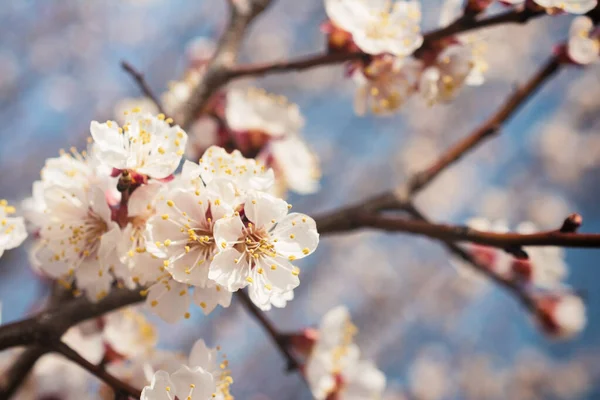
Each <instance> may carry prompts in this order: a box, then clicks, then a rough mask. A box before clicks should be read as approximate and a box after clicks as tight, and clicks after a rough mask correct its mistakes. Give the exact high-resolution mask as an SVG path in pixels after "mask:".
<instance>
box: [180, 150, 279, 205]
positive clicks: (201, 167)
mask: <svg viewBox="0 0 600 400" xmlns="http://www.w3.org/2000/svg"><path fill="white" fill-rule="evenodd" d="M187 174H188V175H190V176H196V177H197V178H196V180H197V181H199V182H203V184H205V185H208V186H210V183H211V182H212V181H213V180H217V181H221V182H222V183H227V182H231V183H232V184H233V185H234V187H235V188H236V195H237V196H236V197H238V200H237V201H240V202H244V197H243V196H244V194H245V193H246V192H248V191H251V190H257V191H267V190H269V189H270V188H271V186H273V182H274V180H275V176H274V173H273V170H272V169H270V168H266V167H265V166H264V165H261V164H259V163H258V162H256V160H254V159H248V158H245V157H244V156H243V155H242V153H240V152H239V151H237V150H234V151H233V152H232V153H227V152H226V151H225V150H224V149H223V148H221V147H218V146H211V147H209V148H208V149H207V150H206V152H204V154H203V155H202V157H201V158H200V160H199V161H198V165H196V166H194V165H193V163H191V164H190V163H188V172H187Z"/></svg>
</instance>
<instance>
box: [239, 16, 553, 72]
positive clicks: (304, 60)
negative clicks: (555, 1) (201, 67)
mask: <svg viewBox="0 0 600 400" xmlns="http://www.w3.org/2000/svg"><path fill="white" fill-rule="evenodd" d="M544 14H545V12H538V11H531V10H529V9H521V8H515V9H512V10H510V11H507V12H504V13H501V14H499V15H495V16H492V17H487V18H482V19H479V20H477V19H474V18H458V19H457V20H456V21H454V22H453V23H452V24H450V25H448V26H446V27H444V28H440V29H436V30H433V31H430V32H427V33H425V34H424V35H423V39H424V41H423V46H421V48H425V47H427V46H429V44H431V43H433V42H435V41H437V40H440V39H443V38H445V37H449V36H452V35H455V34H459V33H463V32H467V31H471V30H475V29H480V28H485V27H489V26H493V25H499V24H506V23H525V22H527V21H528V20H529V19H531V18H535V17H538V16H541V15H544ZM365 57H368V55H366V54H365V53H363V52H353V53H336V54H327V53H318V54H313V55H308V56H303V57H299V58H298V59H294V60H288V61H276V62H272V63H263V64H250V65H239V66H236V67H233V68H231V69H230V71H229V72H228V73H227V79H228V80H232V79H237V78H241V77H250V76H261V75H265V74H272V73H281V72H290V71H301V70H304V69H309V68H314V67H321V66H326V65H332V64H339V63H343V62H347V61H355V60H360V59H363V58H365Z"/></svg>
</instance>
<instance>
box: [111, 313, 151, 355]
mask: <svg viewBox="0 0 600 400" xmlns="http://www.w3.org/2000/svg"><path fill="white" fill-rule="evenodd" d="M102 333H103V338H104V341H105V342H106V343H107V344H108V345H110V347H111V348H112V349H113V350H115V351H116V352H117V353H119V354H120V355H122V356H124V357H126V358H135V357H142V356H146V355H148V354H150V353H151V352H152V351H154V346H156V343H157V342H158V335H157V332H156V328H155V327H154V325H152V323H150V322H149V321H148V320H147V319H146V317H145V316H144V315H143V314H142V313H141V312H139V311H138V310H136V309H135V308H133V307H129V308H126V309H123V310H119V311H114V312H112V313H110V314H107V315H106V317H105V318H104V329H103V331H102Z"/></svg>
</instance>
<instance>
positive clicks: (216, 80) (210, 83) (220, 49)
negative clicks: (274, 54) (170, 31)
mask: <svg viewBox="0 0 600 400" xmlns="http://www.w3.org/2000/svg"><path fill="white" fill-rule="evenodd" d="M270 3H271V0H244V1H236V0H229V6H230V7H229V8H230V17H229V23H228V26H227V28H226V30H225V32H224V33H223V35H222V36H221V39H220V41H219V44H218V45H217V50H216V51H215V55H214V56H213V58H212V59H211V60H210V61H209V63H208V65H207V66H206V72H205V74H204V76H203V78H202V80H201V82H200V83H199V84H198V86H197V87H196V89H195V90H194V92H193V93H192V95H191V96H190V99H189V101H188V104H187V106H186V108H185V110H184V114H183V117H182V120H181V126H182V127H183V128H184V129H187V128H188V127H189V126H190V125H191V123H192V122H193V121H194V119H195V117H196V116H197V114H198V113H199V112H202V110H203V109H204V107H205V105H206V103H207V102H208V101H209V100H210V97H211V96H212V95H213V94H214V93H215V92H216V91H217V90H218V89H219V88H220V87H222V86H223V85H225V84H226V83H227V82H228V81H229V80H230V78H229V75H228V74H229V70H230V69H231V68H233V66H234V65H235V63H236V61H237V56H238V53H239V49H240V47H241V44H242V41H243V39H244V36H245V35H246V31H247V30H248V27H249V26H250V24H251V23H252V21H253V20H254V19H255V18H256V17H257V16H258V15H259V14H260V13H262V12H263V11H264V10H265V9H266V8H267V7H268V6H269V4H270Z"/></svg>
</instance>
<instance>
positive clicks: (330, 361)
mask: <svg viewBox="0 0 600 400" xmlns="http://www.w3.org/2000/svg"><path fill="white" fill-rule="evenodd" d="M355 333H356V327H355V326H354V325H353V324H352V321H350V315H349V313H348V310H347V309H346V308H345V307H343V306H340V307H336V308H334V309H333V310H331V311H329V312H328V313H327V314H325V315H324V316H323V319H322V321H321V324H320V326H319V332H318V336H317V339H316V342H315V343H314V345H313V347H312V350H311V352H310V355H309V358H308V361H307V363H306V367H305V374H306V379H307V380H308V383H309V386H310V388H311V391H312V393H313V396H314V397H315V398H316V399H318V400H325V399H331V398H335V399H340V400H358V399H364V400H369V399H373V400H375V399H379V398H381V396H382V395H383V391H384V390H385V383H386V379H385V375H383V373H382V372H381V371H380V370H379V369H377V367H376V366H375V364H373V363H372V362H370V361H365V360H361V359H360V350H359V348H358V346H356V345H355V344H354V343H353V338H354V335H355Z"/></svg>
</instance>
